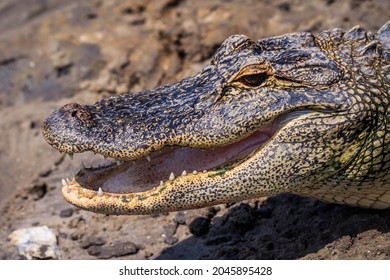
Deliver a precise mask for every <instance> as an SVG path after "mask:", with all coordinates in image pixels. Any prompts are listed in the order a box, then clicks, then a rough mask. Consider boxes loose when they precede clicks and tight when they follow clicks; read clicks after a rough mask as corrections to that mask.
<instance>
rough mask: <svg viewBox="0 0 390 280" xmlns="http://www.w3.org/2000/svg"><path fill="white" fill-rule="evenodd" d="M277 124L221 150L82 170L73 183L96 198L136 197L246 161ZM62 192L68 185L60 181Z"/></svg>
mask: <svg viewBox="0 0 390 280" xmlns="http://www.w3.org/2000/svg"><path fill="white" fill-rule="evenodd" d="M277 126H278V125H277V122H276V121H274V122H272V123H270V124H269V125H267V126H265V127H263V128H261V129H260V130H258V131H256V132H255V133H253V134H251V135H250V136H248V137H246V138H244V139H242V140H240V141H238V142H236V143H233V144H230V145H227V146H224V147H217V148H214V149H213V148H211V149H205V150H202V149H198V148H190V147H179V146H175V147H165V148H163V149H162V150H161V151H158V152H155V153H154V154H152V155H149V156H147V157H145V158H142V159H138V160H137V161H132V162H131V161H125V162H123V163H121V164H115V163H111V164H109V165H107V166H103V167H98V168H83V169H82V170H80V171H79V172H78V174H77V175H76V176H75V178H74V180H73V184H74V185H77V186H78V187H80V188H83V189H88V190H91V191H94V192H95V193H96V194H97V195H102V194H103V193H110V194H113V195H115V194H118V195H121V194H136V193H143V192H146V191H148V190H151V189H153V188H156V187H159V186H162V185H164V184H165V182H166V181H170V182H173V181H174V180H175V179H178V177H180V176H194V179H196V177H197V176H198V177H199V176H201V175H204V173H206V175H207V174H208V175H210V174H211V175H212V174H213V172H220V171H221V170H230V169H234V168H235V167H236V166H238V165H239V164H241V163H242V162H244V161H245V160H247V159H248V158H250V157H251V156H252V155H253V154H254V153H255V151H256V150H258V149H260V148H261V147H262V146H263V145H264V144H265V143H266V142H267V141H268V140H269V139H270V138H271V137H272V136H273V134H274V133H276V130H277ZM63 184H64V188H65V189H66V190H65V191H70V190H69V185H70V184H68V182H66V181H63Z"/></svg>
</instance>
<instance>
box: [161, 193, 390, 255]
mask: <svg viewBox="0 0 390 280" xmlns="http://www.w3.org/2000/svg"><path fill="white" fill-rule="evenodd" d="M209 212H213V211H209ZM389 214H390V210H386V211H375V210H366V209H359V208H353V207H348V206H340V205H334V204H325V203H322V202H319V201H316V200H313V199H309V198H302V197H298V196H295V195H279V196H275V197H271V198H269V199H268V200H267V201H266V202H265V203H264V204H263V205H262V206H260V205H258V204H257V203H254V204H252V205H250V204H246V203H242V204H240V205H239V206H236V207H233V208H231V209H230V210H229V212H228V213H227V214H225V215H223V216H221V217H216V218H213V219H211V220H210V219H209V223H202V222H196V221H197V219H201V220H205V219H207V217H205V218H197V219H195V220H194V221H193V222H192V223H198V224H200V225H193V228H195V231H198V234H199V235H202V234H203V236H192V237H190V238H188V239H186V240H183V241H182V242H180V243H178V244H176V245H175V246H172V247H170V248H167V249H165V250H164V251H162V253H161V254H160V255H159V256H158V257H157V259H299V258H303V257H305V256H306V257H305V258H308V259H310V258H311V256H310V254H312V253H316V254H317V253H318V254H319V256H316V257H315V258H327V259H329V258H348V254H350V256H351V257H352V256H353V258H354V259H359V258H364V259H367V258H378V257H380V256H382V257H387V258H388V257H389V251H390V247H389V244H388V242H387V243H386V242H384V243H383V244H377V245H378V246H372V244H371V245H370V246H369V247H367V248H365V247H364V246H363V247H361V246H360V248H356V250H357V252H354V253H353V254H351V251H354V248H353V247H354V243H355V241H356V240H360V242H359V243H360V244H362V243H363V244H364V240H367V244H369V242H371V241H372V237H373V236H375V235H379V234H383V233H389V230H390V215H389ZM202 226H203V231H202ZM190 228H191V225H190ZM195 234H196V233H195Z"/></svg>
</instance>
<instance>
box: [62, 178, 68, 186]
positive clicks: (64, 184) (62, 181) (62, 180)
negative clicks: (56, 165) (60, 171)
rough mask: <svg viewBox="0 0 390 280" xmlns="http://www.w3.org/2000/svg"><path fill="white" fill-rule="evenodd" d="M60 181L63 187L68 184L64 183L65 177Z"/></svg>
mask: <svg viewBox="0 0 390 280" xmlns="http://www.w3.org/2000/svg"><path fill="white" fill-rule="evenodd" d="M61 182H62V185H63V186H64V187H65V186H67V185H68V184H67V183H66V181H65V179H62V180H61Z"/></svg>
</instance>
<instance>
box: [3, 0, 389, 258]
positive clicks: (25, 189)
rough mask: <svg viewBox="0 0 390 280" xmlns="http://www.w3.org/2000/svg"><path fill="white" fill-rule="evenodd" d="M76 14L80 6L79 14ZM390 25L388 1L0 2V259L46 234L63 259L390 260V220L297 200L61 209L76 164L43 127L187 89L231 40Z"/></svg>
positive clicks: (384, 214)
mask: <svg viewBox="0 0 390 280" xmlns="http://www.w3.org/2000/svg"><path fill="white" fill-rule="evenodd" d="M81 2H82V3H81ZM388 20H390V2H389V1H380V0H378V1H359V0H346V1H341V0H314V1H303V0H290V1H288V0H284V1H281V0H276V1H275V0H261V1H254V0H253V1H251V0H246V1H234V0H230V1H228V0H225V1H223V0H218V1H206V0H201V1H185V0H164V1H145V0H142V1H141V0H140V1H136V0H132V1H130V0H128V1H116V0H108V1H102V0H101V1H76V0H67V1H63V0H46V1H44V0H41V1H40V0H29V1H27V0H3V1H1V2H0V133H1V136H0V166H1V173H0V194H1V195H0V208H1V215H0V226H1V228H0V248H1V251H0V259H20V258H22V257H21V256H19V254H18V251H17V249H16V247H15V246H14V245H12V244H11V243H10V241H9V238H8V235H9V234H10V233H11V232H12V231H14V230H16V229H20V228H26V227H31V226H39V225H46V226H48V227H49V228H50V229H52V230H53V231H54V232H55V234H56V236H57V240H58V246H59V248H60V251H61V257H62V258H63V259H95V258H113V259H115V258H119V259H390V233H389V231H390V211H373V210H364V209H357V208H351V207H347V206H338V205H332V204H324V203H321V202H319V201H316V200H312V199H307V198H302V197H297V196H293V195H278V196H275V197H270V198H259V199H258V200H252V201H245V202H242V203H239V204H236V205H229V206H227V205H220V206H216V207H211V208H207V209H199V210H191V211H186V212H178V213H168V214H160V215H153V216H105V215H99V214H94V213H89V212H86V211H82V210H79V209H76V208H75V207H73V206H71V205H69V204H67V203H66V202H65V201H64V199H63V198H62V196H61V193H60V188H61V179H62V178H67V177H69V178H70V177H72V174H73V173H74V172H76V171H77V170H78V168H79V167H80V164H81V161H84V162H87V163H88V162H91V161H96V160H98V159H96V158H95V157H92V156H91V155H90V154H82V155H75V159H74V160H73V161H71V160H70V159H69V158H67V157H64V156H63V155H61V154H60V153H58V152H57V151H56V150H54V149H53V148H51V147H50V146H49V145H47V144H46V143H45V141H44V140H43V138H42V135H41V128H42V122H43V120H44V119H45V117H46V116H47V115H49V113H50V112H52V111H53V110H55V109H57V108H59V107H60V106H62V105H64V104H66V103H69V102H80V103H88V104H90V103H93V102H94V101H96V100H99V99H100V98H103V97H106V96H111V95H116V94H122V93H125V92H128V91H131V92H135V91H139V90H144V89H149V88H154V87H156V86H158V85H162V84H167V83H170V82H174V81H178V80H180V79H182V78H183V77H186V76H189V75H193V74H194V73H196V72H197V71H199V70H200V68H201V67H202V65H204V64H205V63H207V62H208V60H209V59H210V57H211V55H212V54H213V52H214V51H215V50H216V48H217V47H218V46H219V45H220V44H221V43H222V41H223V40H224V39H225V38H226V37H228V36H229V35H232V34H236V33H241V34H246V35H248V36H249V37H251V38H253V39H259V38H262V37H269V36H273V35H280V34H284V33H288V32H295V31H310V32H314V33H317V32H319V31H321V30H324V29H330V28H335V27H341V28H344V29H349V28H351V27H353V26H355V25H358V24H359V25H361V26H363V27H364V28H366V29H367V30H369V31H372V32H375V31H377V30H378V29H379V28H380V27H381V25H383V24H384V23H385V22H387V21H388Z"/></svg>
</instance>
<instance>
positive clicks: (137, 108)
mask: <svg viewBox="0 0 390 280" xmlns="http://www.w3.org/2000/svg"><path fill="white" fill-rule="evenodd" d="M389 90H390V21H389V22H387V23H386V24H385V25H383V26H382V27H381V28H380V29H379V30H378V32H376V33H375V34H372V33H371V32H368V31H366V30H364V29H363V28H362V27H360V26H355V27H353V28H352V29H350V30H349V31H343V30H342V29H340V28H336V29H331V30H326V31H322V32H320V33H318V34H316V35H314V34H312V33H309V32H296V33H291V34H287V35H281V36H276V37H271V38H265V39H260V40H257V41H253V40H251V39H250V38H248V37H247V36H244V35H233V36H230V37H229V38H227V39H226V40H225V41H224V42H223V43H222V45H221V46H220V47H219V49H218V50H217V51H216V52H215V54H214V55H213V57H212V58H211V60H210V62H209V63H208V64H207V65H205V66H204V67H203V69H202V70H201V71H200V72H199V73H198V74H197V75H195V76H193V77H188V78H185V79H183V80H182V81H180V82H178V83H174V84H170V85H166V86H161V87H158V88H156V89H153V90H146V91H142V92H138V93H128V94H124V95H117V96H112V97H109V98H104V99H102V100H100V101H98V102H96V103H95V104H93V105H81V104H77V103H70V104H67V105H65V106H63V107H62V108H60V109H58V110H57V111H55V112H53V113H52V114H51V115H50V116H49V117H48V118H47V119H46V120H45V122H44V125H43V131H42V132H43V136H44V138H45V140H46V141H47V142H48V143H49V144H50V145H51V146H53V147H54V148H55V149H57V150H59V151H60V152H62V153H67V154H69V155H70V156H72V157H73V154H75V153H82V152H86V151H92V152H94V153H97V154H100V155H103V156H104V157H109V158H113V159H115V160H113V159H109V160H108V162H106V164H105V165H104V166H100V167H89V168H87V167H84V168H82V169H81V170H80V171H79V172H78V173H77V174H76V175H75V177H74V178H73V179H72V180H68V179H67V180H62V183H63V188H62V193H63V195H64V197H65V199H66V200H67V201H68V202H70V203H72V204H74V205H76V206H78V207H80V208H82V209H85V210H89V211H94V212H97V213H105V214H115V215H130V214H151V213H161V212H170V211H179V210H185V209H193V208H200V207H206V206H212V205H216V204H223V203H235V202H239V201H242V200H246V199H252V198H255V199H256V198H259V197H262V196H270V195H276V194H279V193H292V194H297V195H301V196H305V197H312V198H316V199H319V200H321V201H325V202H329V203H336V204H346V205H350V206H357V207H363V208H372V209H387V208H390V171H389V168H390V145H389V144H390V132H389V131H390V117H389V116H390V114H389V112H390V106H389V102H390V91H389Z"/></svg>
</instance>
